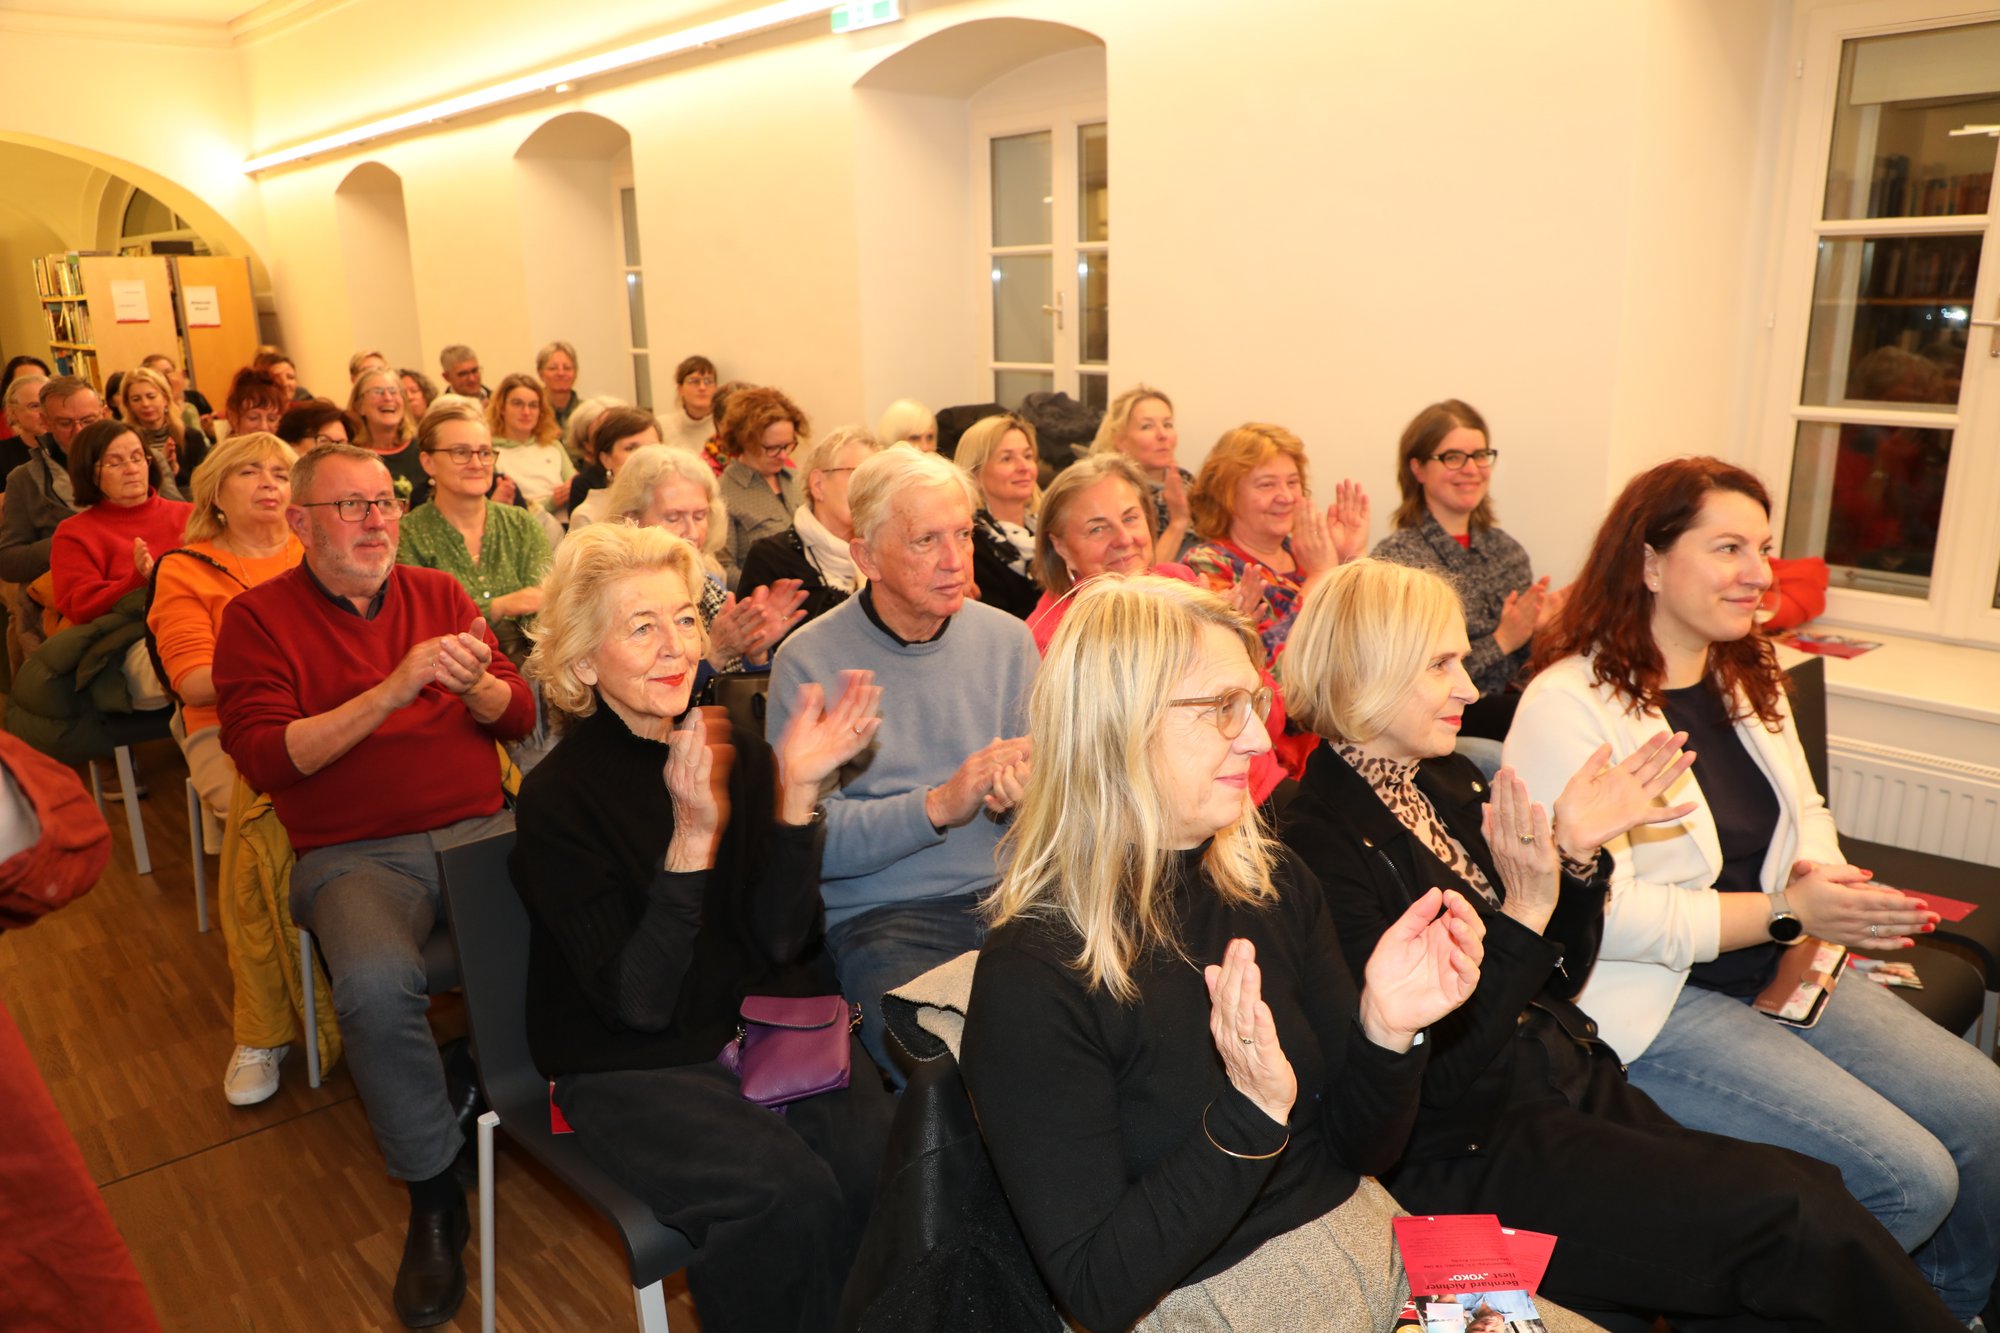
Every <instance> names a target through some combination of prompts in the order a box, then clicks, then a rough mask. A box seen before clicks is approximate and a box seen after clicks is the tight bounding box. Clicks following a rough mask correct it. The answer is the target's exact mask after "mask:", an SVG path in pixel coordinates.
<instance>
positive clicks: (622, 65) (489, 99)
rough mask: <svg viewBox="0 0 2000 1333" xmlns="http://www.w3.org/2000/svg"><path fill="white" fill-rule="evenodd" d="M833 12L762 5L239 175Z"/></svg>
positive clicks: (391, 119)
mask: <svg viewBox="0 0 2000 1333" xmlns="http://www.w3.org/2000/svg"><path fill="white" fill-rule="evenodd" d="M836 8H838V5H837V4H832V3H826V0H780V3H778V4H770V5H764V6H761V7H760V8H757V9H752V10H747V11H745V12H744V13H741V14H733V15H730V16H729V17H727V18H720V19H715V20H713V21H712V22H708V23H701V24H697V25H695V26H694V27H692V28H683V29H682V30H681V31H679V32H672V33H668V34H666V35H665V36H661V37H654V38H650V39H648V40H646V41H643V42H635V43H633V44H632V45H630V46H621V47H619V48H618V49H617V50H615V51H606V52H604V53H603V54H601V55H594V56H586V57H584V58H583V59H581V60H572V61H570V62H569V63H567V64H563V65H557V66H554V67H553V68H550V69H545V70H541V71H539V72H537V73H534V74H524V75H522V76H521V77H520V78H517V79H508V80H507V81H506V82H504V83H495V84H491V85H489V86H487V87H485V88H480V89H476V90H475V91H473V92H469V93H462V94H460V95H459V96H457V97H448V98H446V99H445V100H444V101H442V102H433V103H431V104H430V105H429V106H421V107H418V108H417V109H416V110H414V111H405V112H402V113H400V114H398V115H394V116H386V117H384V118H383V119H381V120H374V121H370V122H368V123H367V124H366V125H357V126H355V127H354V128H353V129H351V130H342V131H340V132H339V133H337V134H328V135H323V136H322V137H320V138H317V139H311V140H308V141H307V142H305V143H301V144H294V145H293V146H292V147H290V148H280V149H278V150H277V151H276V152H271V153H265V154H263V155H262V156H260V157H253V158H251V159H249V160H248V161H246V162H245V163H244V164H243V170H244V172H245V173H246V174H248V175H255V174H256V173H258V172H260V171H268V170H270V169H271V168H272V167H281V166H284V165H285V164H286V163H288V162H297V161H299V160H301V159H302V158H308V157H316V156H318V155H319V154H321V153H330V152H333V151H335V150H337V149H341V148H351V147H353V146H354V145H356V144H359V143H366V142H367V141H368V140H370V139H380V138H382V137H383V136H385V135H390V134H399V133H401V132H403V131H404V130H412V129H418V128H421V127H422V126H425V125H431V124H435V123H437V122H438V121H442V120H449V119H451V118H452V117H453V116H462V115H464V114H465V113H466V112H468V111H479V110H483V109H485V108H486V107H490V106H498V105H499V104H501V103H502V102H511V101H514V100H516V99H517V98H522V97H532V96H534V95H535V94H536V93H543V92H549V91H552V90H553V89H554V88H555V87H556V85H557V84H563V83H575V82H576V81H578V80H579V79H587V78H591V77H593V76H595V75H599V74H609V73H612V72H614V71H617V70H623V69H630V68H632V67H633V66H635V65H643V64H646V63H647V62H648V61H653V60H660V59H664V58H665V57H667V56H673V55H680V54H682V53H683V52H687V51H693V50H697V49H699V48H701V47H704V46H715V45H717V44H719V43H722V42H726V41H730V40H732V39H734V38H738V37H747V36H749V35H751V34H752V33H757V32H766V31H769V30H771V29H773V28H782V27H786V26H788V25H790V24H793V23H799V22H802V21H804V20H806V19H810V18H818V17H820V16H821V15H824V14H827V13H830V12H831V11H832V10H834V9H836Z"/></svg>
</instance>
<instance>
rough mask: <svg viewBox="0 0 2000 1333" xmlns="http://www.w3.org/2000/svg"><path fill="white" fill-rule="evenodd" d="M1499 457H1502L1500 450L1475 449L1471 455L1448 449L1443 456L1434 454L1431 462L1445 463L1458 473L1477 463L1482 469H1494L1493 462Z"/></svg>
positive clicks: (1461, 450) (1460, 450)
mask: <svg viewBox="0 0 2000 1333" xmlns="http://www.w3.org/2000/svg"><path fill="white" fill-rule="evenodd" d="M1498 457H1500V451H1499V450H1498V449H1475V450H1474V451H1473V452H1471V453H1467V452H1465V450H1463V449H1447V450H1445V451H1444V452H1443V453H1441V454H1432V455H1431V462H1433V463H1443V464H1444V465H1445V466H1446V467H1447V468H1449V469H1451V470H1452V471H1453V472H1456V471H1458V470H1459V469H1460V468H1462V467H1464V466H1465V465H1466V464H1467V463H1477V464H1479V466H1481V467H1492V466H1493V460H1494V459H1496V458H1498Z"/></svg>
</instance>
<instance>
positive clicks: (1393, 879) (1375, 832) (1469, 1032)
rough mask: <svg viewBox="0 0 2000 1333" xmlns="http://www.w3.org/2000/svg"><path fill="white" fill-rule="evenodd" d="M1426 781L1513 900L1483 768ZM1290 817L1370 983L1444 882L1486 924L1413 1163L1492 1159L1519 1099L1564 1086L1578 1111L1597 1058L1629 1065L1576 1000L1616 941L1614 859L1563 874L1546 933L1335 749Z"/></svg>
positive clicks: (1289, 831)
mask: <svg viewBox="0 0 2000 1333" xmlns="http://www.w3.org/2000/svg"><path fill="white" fill-rule="evenodd" d="M1417 786H1418V788H1419V789H1420V790H1421V791H1422V792H1423V793H1424V794H1425V795H1426V796H1428V797H1429V798H1430V801H1431V804H1432V805H1433V806H1434V807H1435V808H1436V810H1437V812H1438V817H1439V819H1440V820H1442V821H1443V823H1444V826H1445V828H1446V830H1448V831H1449V832H1450V833H1451V835H1452V836H1453V837H1454V838H1456V839H1457V840H1458V842H1459V844H1460V845H1461V846H1462V847H1464V848H1465V850H1466V852H1467V853H1468V854H1469V855H1470V856H1471V857H1472V858H1473V860H1474V861H1475V862H1477V863H1478V865H1479V868H1480V869H1481V870H1482V871H1484V872H1485V875H1486V879H1487V882H1488V883H1490V884H1492V885H1493V886H1494V888H1495V889H1496V890H1497V891H1498V892H1500V893H1501V894H1502V895H1503V896H1504V894H1505V892H1506V890H1505V889H1504V887H1502V885H1501V881H1500V874H1499V871H1498V869H1497V868H1496V867H1495V865H1494V862H1493V857H1492V854H1491V853H1490V852H1489V850H1488V849H1487V846H1486V840H1485V838H1484V837H1483V836H1482V835H1481V832H1480V807H1481V806H1482V805H1484V804H1485V803H1486V800H1487V797H1488V794H1489V793H1488V791H1487V788H1486V782H1485V780H1484V778H1483V777H1482V776H1481V774H1480V772H1479V769H1478V768H1477V767H1476V766H1475V765H1474V764H1473V763H1472V762H1471V761H1470V760H1468V759H1465V758H1463V757H1461V756H1458V755H1448V756H1446V757H1444V758H1442V759H1429V760H1425V761H1424V762H1423V763H1422V764H1421V765H1420V766H1419V768H1418V772H1417ZM1280 819H1281V827H1280V833H1281V835H1282V836H1283V838H1284V840H1285V842H1286V843H1287V844H1288V845H1289V846H1290V847H1291V848H1292V850H1293V851H1295V852H1297V853H1298V855H1299V858H1300V859H1301V860H1303V861H1304V862H1305V863H1306V865H1307V866H1308V867H1310V868H1311V870H1312V871H1313V873H1314V874H1315V875H1317V876H1318V877H1319V881H1320V883H1321V885H1322V886H1323V887H1324V889H1325V892H1326V898H1327V904H1328V907H1329V908H1330V909H1331V911H1332V914H1333V920H1334V926H1335V930H1336V932H1337V933H1338V935H1339V937H1340V942H1341V947H1342V948H1343V949H1344V950H1345V951H1346V954H1347V961H1348V966H1349V967H1350V968H1351V969H1352V970H1353V972H1354V975H1355V976H1356V977H1357V978H1358V977H1360V976H1361V975H1362V973H1363V971H1364V969H1365V967H1366V965H1367V961H1368V955H1369V954H1370V953H1371V952H1373V951H1374V948H1375V943H1376V941H1377V940H1379V939H1380V938H1381V937H1382V932H1383V931H1384V930H1386V929H1388V927H1389V925H1390V923H1392V922H1393V921H1395V919H1396V918H1397V917H1399V916H1401V915H1402V913H1403V912H1404V910H1405V909H1406V908H1408V907H1409V905H1410V904H1411V903H1412V902H1415V901H1416V900H1417V898H1419V897H1421V896H1422V895H1423V894H1424V893H1426V892H1427V891H1429V890H1430V889H1431V888H1432V887H1433V886H1436V887H1440V888H1448V889H1457V890H1459V891H1460V892H1462V893H1464V894H1465V896H1466V898H1467V899H1468V900H1469V901H1470V902H1471V903H1472V904H1473V905H1474V906H1475V907H1476V908H1478V909H1479V913H1480V916H1481V917H1482V919H1483V920H1484V921H1485V923H1486V959H1485V962H1484V963H1483V964H1481V968H1480V976H1479V985H1478V988H1477V989H1475V990H1474V991H1473V993H1472V998H1471V999H1469V1000H1467V1001H1466V1002H1465V1003H1464V1004H1463V1005H1461V1006H1460V1007H1459V1008H1458V1009H1456V1010H1454V1011H1453V1012H1452V1013H1451V1014H1450V1015H1449V1016H1448V1017H1446V1018H1445V1019H1444V1020H1443V1021H1442V1022H1440V1023H1439V1024H1438V1025H1437V1027H1436V1028H1435V1029H1433V1030H1432V1033H1431V1043H1432V1047H1431V1057H1430V1063H1429V1065H1428V1066H1427V1068H1426V1069H1425V1072H1424V1082H1423V1098H1422V1109H1421V1110H1420V1111H1419V1112H1418V1116H1417V1126H1416V1129H1415V1131H1414V1132H1413V1133H1412V1134H1411V1136H1410V1144H1409V1148H1408V1150H1407V1152H1406V1153H1405V1155H1404V1159H1405V1160H1406V1161H1425V1160H1429V1159H1434V1158H1441V1157H1453V1156H1461V1155H1478V1154H1480V1153H1482V1152H1484V1151H1485V1150H1486V1148H1487V1146H1488V1144H1489V1140H1490V1139H1491V1138H1492V1135H1493V1129H1494V1126H1495V1124H1496V1122H1497V1121H1498V1120H1499V1118H1500V1116H1501V1114H1502V1113H1503V1112H1504V1111H1506V1110H1507V1109H1508V1108H1509V1107H1510V1106H1511V1105H1514V1104H1516V1103H1518V1102H1521V1101H1523V1100H1526V1099H1529V1098H1532V1097H1533V1096H1534V1095H1535V1094H1536V1093H1537V1092H1542V1093H1546V1091H1547V1090H1548V1089H1550V1088H1551V1087H1552V1088H1553V1089H1554V1091H1556V1092H1557V1093H1559V1094H1562V1095H1563V1096H1564V1098H1565V1100H1567V1101H1569V1102H1570V1103H1571V1104H1572V1105H1574V1104H1575V1103H1576V1100H1577V1099H1578V1098H1580V1096H1581V1094H1582V1089H1583V1087H1584V1085H1585V1084H1586V1083H1587V1082H1588V1080H1589V1077H1590V1063H1591V1061H1593V1060H1598V1059H1608V1060H1612V1061H1613V1062H1614V1063H1615V1061H1616V1057H1615V1056H1613V1055H1612V1053H1611V1048H1610V1047H1608V1046H1606V1045H1604V1043H1603V1042H1602V1040H1600V1039H1599V1038H1598V1036H1597V1025H1596V1024H1595V1023H1594V1022H1592V1021H1591V1020H1590V1018H1589V1017H1588V1016H1586V1015H1585V1014H1584V1012H1583V1011H1582V1010H1581V1009H1578V1008H1577V1007H1576V1005H1575V1003H1574V1002H1573V999H1574V997H1575V995H1576V993H1577V992H1578V991H1579V990H1581V989H1582V987H1583V983H1584V980H1585V978H1586V977H1587V976H1588V975H1589V973H1590V966H1591V964H1592V962H1593V961H1595V959H1596V957H1597V946H1598V942H1599V941H1600V940H1601V939H1602V937H1603V933H1604V900H1605V897H1606V894H1607V893H1608V891H1609V880H1608V876H1609V871H1610V866H1609V858H1608V857H1606V856H1605V855H1604V854H1603V853H1599V856H1598V864H1597V874H1596V875H1594V876H1593V877H1592V878H1591V879H1589V880H1579V879H1576V878H1574V877H1573V876H1571V875H1568V874H1564V875H1563V879H1562V889H1561V893H1560V896H1559V898H1558V900H1557V904H1556V910H1555V914H1554V915H1553V916H1552V917H1551V918H1550V919H1549V924H1548V928H1547V930H1546V931H1545V932H1544V933H1543V934H1541V935H1537V934H1535V933H1534V932H1533V931H1531V930H1529V929H1528V928H1527V927H1525V926H1523V925H1521V924H1520V923H1519V922H1517V921H1515V920H1514V919H1513V918H1512V917H1510V916H1507V915H1505V914H1503V913H1502V912H1501V911H1500V910H1499V909H1498V908H1497V907H1494V906H1491V905H1489V904H1488V903H1487V902H1486V901H1485V900H1484V899H1483V898H1482V897H1481V896H1480V895H1479V894H1477V893H1475V892H1473V891H1472V890H1471V889H1469V888H1468V887H1467V886H1466V885H1465V883H1464V882H1463V881H1462V880H1460V879H1459V878H1458V876H1456V875H1455V874H1453V873H1452V872H1451V871H1450V870H1449V869H1447V868H1446V867H1445V865H1444V864H1443V863H1442V862H1440V861H1439V860H1438V859H1437V857H1436V856H1435V855H1434V854H1433V853H1432V852H1431V850H1430V848H1429V847H1427V846H1425V845H1423V843H1422V842H1421V841H1420V840H1419V839H1418V838H1417V837H1416V836H1415V835H1414V834H1412V833H1411V832H1410V831H1409V830H1408V829H1406V828H1404V827H1403V825H1402V823H1401V822H1400V821H1399V820H1398V819H1397V818H1396V816H1395V814H1394V813H1393V812H1391V811H1390V809H1389V807H1388V806H1386V805H1384V804H1383V803H1382V800H1381V798H1380V797H1378V796H1376V794H1375V791H1374V789H1373V788H1372V787H1370V786H1369V785H1368V782H1367V780H1366V779H1365V778H1363V777H1362V776H1361V775H1360V774H1359V773H1357V772H1355V771H1354V768H1353V766H1352V765H1350V764H1349V763H1348V762H1347V761H1346V760H1345V759H1342V758H1341V757H1340V755H1339V754H1337V753H1335V752H1334V751H1333V750H1332V749H1331V748H1330V747H1327V746H1321V747H1320V748H1318V749H1317V750H1315V751H1314V752H1313V755H1312V757H1311V758H1310V759H1309V760H1307V761H1306V771H1305V775H1304V777H1303V778H1301V779H1300V782H1299V789H1298V791H1297V793H1296V795H1294V796H1293V798H1292V800H1291V801H1290V802H1289V804H1287V805H1286V806H1285V808H1284V809H1283V812H1282V814H1281V816H1280ZM1531 1044H1532V1048H1531Z"/></svg>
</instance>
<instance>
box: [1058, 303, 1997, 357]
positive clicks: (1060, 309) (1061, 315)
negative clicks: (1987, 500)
mask: <svg viewBox="0 0 2000 1333" xmlns="http://www.w3.org/2000/svg"><path fill="white" fill-rule="evenodd" d="M1042 313H1043V314H1044V315H1054V316H1055V317H1056V332H1057V333H1061V332H1062V326H1063V325H1062V317H1063V307H1062V293H1061V292H1057V293H1056V303H1055V304H1054V305H1045V306H1043V307H1042ZM1976 322H1980V323H1988V322H1991V321H1984V320H1982V321H1976ZM1994 355H1995V356H2000V352H1995V353H1994Z"/></svg>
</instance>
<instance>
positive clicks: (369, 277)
mask: <svg viewBox="0 0 2000 1333" xmlns="http://www.w3.org/2000/svg"><path fill="white" fill-rule="evenodd" d="M333 203H334V213H335V216H336V219H337V221H338V224H339V227H340V257H341V267H342V269H343V271H344V272H345V273H346V276H347V313H348V321H349V325H350V327H351V328H352V330H353V341H354V345H355V346H356V347H366V348H378V349H380V350H381V351H382V352H383V353H384V354H385V355H387V356H388V358H389V361H390V363H391V364H392V365H398V366H421V365H423V364H424V360H423V342H422V339H421V337H420V336H419V334H418V331H417V296H416V278H415V275H414V273H413V272H412V271H411V267H410V222H409V217H408V215H407V214H406V213H405V211H404V209H403V178H402V177H401V176H398V175H397V174H396V173H395V172H393V171H391V170H390V169H389V168H387V167H385V166H383V165H382V164H381V163H380V162H363V163H362V164H361V165H360V166H358V167H356V168H354V170H352V171H350V172H348V173H347V176H346V178H345V179H343V180H342V181H341V182H340V185H339V186H338V187H337V188H336V189H335V190H334V192H333Z"/></svg>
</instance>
